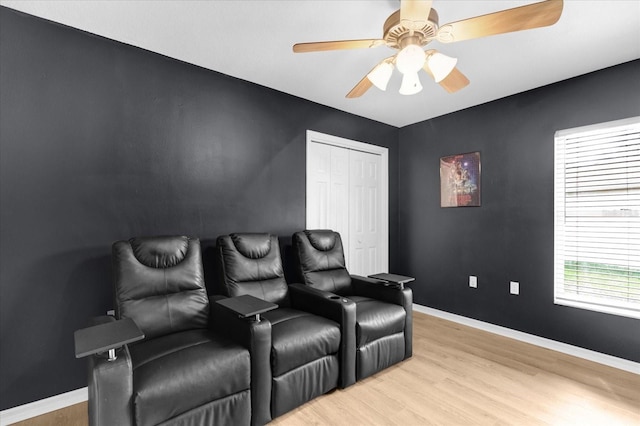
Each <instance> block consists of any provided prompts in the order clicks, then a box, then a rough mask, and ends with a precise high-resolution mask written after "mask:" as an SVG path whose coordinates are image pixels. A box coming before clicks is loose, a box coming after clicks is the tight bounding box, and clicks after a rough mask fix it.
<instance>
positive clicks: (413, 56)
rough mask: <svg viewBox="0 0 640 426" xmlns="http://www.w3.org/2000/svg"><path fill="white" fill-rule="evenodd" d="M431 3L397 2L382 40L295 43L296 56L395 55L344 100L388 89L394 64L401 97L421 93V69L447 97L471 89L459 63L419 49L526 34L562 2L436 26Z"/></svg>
mask: <svg viewBox="0 0 640 426" xmlns="http://www.w3.org/2000/svg"><path fill="white" fill-rule="evenodd" d="M432 3H433V1H432V0H400V9H399V10H397V11H396V12H394V13H392V14H391V16H389V17H388V18H387V20H386V21H385V23H384V25H383V29H382V31H383V36H382V38H381V39H363V40H339V41H322V42H311V43H297V44H295V45H294V46H293V51H294V52H296V53H303V52H319V51H326V50H340V49H363V48H365V49H366V48H374V47H378V46H382V45H385V46H387V47H390V48H392V49H396V50H399V52H398V53H397V54H396V55H394V56H392V57H391V58H387V59H384V60H382V61H381V62H380V63H379V64H378V65H376V66H375V67H374V68H373V69H372V70H371V71H370V72H369V73H368V74H367V75H365V76H364V77H363V78H362V80H360V82H359V83H358V84H356V86H355V87H354V88H353V89H351V91H350V92H349V93H348V94H347V98H357V97H360V96H362V95H363V94H364V93H365V92H366V91H367V90H369V88H370V87H371V86H376V87H378V88H379V89H380V90H386V88H387V84H388V82H389V79H390V78H391V74H392V72H393V63H394V62H395V65H396V67H397V68H398V71H400V72H401V73H402V74H403V77H402V84H401V87H400V94H403V95H412V94H416V93H418V92H420V91H421V90H422V85H421V84H420V78H419V76H418V72H419V71H420V69H421V68H422V69H423V70H424V71H425V72H427V73H428V74H430V75H431V76H432V77H433V78H434V80H435V82H436V83H438V84H439V85H440V86H441V87H442V88H443V89H445V90H446V91H447V92H449V93H455V92H457V91H458V90H460V89H462V88H464V87H466V86H467V85H468V84H469V79H468V78H467V77H466V76H465V75H464V74H462V72H460V70H458V69H457V68H456V64H457V61H458V60H457V59H455V58H451V57H449V56H446V55H443V54H442V53H439V52H437V51H436V50H427V51H426V52H425V51H423V50H422V47H423V46H425V45H427V44H429V43H431V42H432V41H438V42H440V43H454V42H459V41H463V40H470V39H474V38H479V37H486V36H491V35H497V34H504V33H510V32H515V31H522V30H528V29H533V28H540V27H546V26H549V25H553V24H555V23H556V22H558V20H559V19H560V15H561V14H562V8H563V0H545V1H538V2H536V3H532V4H529V5H525V6H520V7H514V8H512V9H506V10H502V11H499V12H494V13H489V14H486V15H481V16H475V17H472V18H468V19H463V20H461V21H456V22H451V23H448V24H445V25H442V26H440V25H439V24H438V21H439V18H438V13H437V12H436V10H435V9H433V8H432V7H431V5H432Z"/></svg>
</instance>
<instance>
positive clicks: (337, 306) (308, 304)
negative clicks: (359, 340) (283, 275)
mask: <svg viewBox="0 0 640 426" xmlns="http://www.w3.org/2000/svg"><path fill="white" fill-rule="evenodd" d="M289 296H290V298H291V305H292V307H294V308H295V309H300V310H301V311H306V312H310V313H312V314H315V315H318V316H322V317H325V318H328V319H330V320H333V321H335V322H337V323H338V324H340V331H341V333H342V342H341V344H340V348H341V353H340V387H341V388H346V387H347V386H350V385H352V384H354V383H355V382H356V368H355V366H356V332H355V329H356V304H355V302H354V301H353V300H350V299H348V298H346V297H344V296H339V295H337V294H334V293H331V292H328V291H323V290H318V289H316V288H313V287H309V286H306V285H303V284H289Z"/></svg>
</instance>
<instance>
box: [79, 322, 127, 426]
mask: <svg viewBox="0 0 640 426" xmlns="http://www.w3.org/2000/svg"><path fill="white" fill-rule="evenodd" d="M110 321H116V319H115V318H114V317H110V316H101V317H96V318H93V319H92V320H91V324H90V325H99V324H105V323H107V322H110ZM87 359H88V386H87V387H88V391H89V424H90V425H91V426H109V425H123V426H128V425H133V410H132V407H131V399H132V395H133V368H132V365H131V355H130V354H129V348H128V346H127V345H124V346H123V347H122V348H120V349H119V350H118V357H117V358H116V359H115V360H113V361H108V360H107V358H106V357H105V356H104V355H102V354H97V355H91V356H89V357H88V358H87Z"/></svg>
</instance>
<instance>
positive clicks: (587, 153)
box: [554, 117, 640, 318]
mask: <svg viewBox="0 0 640 426" xmlns="http://www.w3.org/2000/svg"><path fill="white" fill-rule="evenodd" d="M554 213H555V231H554V232H555V254H554V258H555V259H554V260H555V265H554V269H555V270H554V283H555V297H554V300H555V303H556V304H561V305H569V306H576V307H580V308H584V309H590V310H594V311H600V312H607V313H611V314H617V315H623V316H628V317H633V318H640V117H633V118H629V119H625V120H619V121H613V122H608V123H601V124H596V125H593V126H586V127H580V128H575V129H568V130H561V131H559V132H556V136H555V212H554Z"/></svg>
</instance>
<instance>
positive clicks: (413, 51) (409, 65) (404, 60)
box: [396, 44, 425, 74]
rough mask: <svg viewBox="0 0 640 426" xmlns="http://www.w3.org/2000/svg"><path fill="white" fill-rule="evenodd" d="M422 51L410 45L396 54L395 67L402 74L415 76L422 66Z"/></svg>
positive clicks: (423, 59) (418, 47) (423, 57)
mask: <svg viewBox="0 0 640 426" xmlns="http://www.w3.org/2000/svg"><path fill="white" fill-rule="evenodd" d="M424 61H425V54H424V51H423V50H422V49H421V48H420V46H417V45H415V44H410V45H408V46H407V47H405V48H404V49H402V50H401V51H400V53H398V56H397V57H396V67H398V71H400V72H401V73H402V74H415V73H417V72H418V71H419V70H420V68H422V67H423V66H424Z"/></svg>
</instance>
